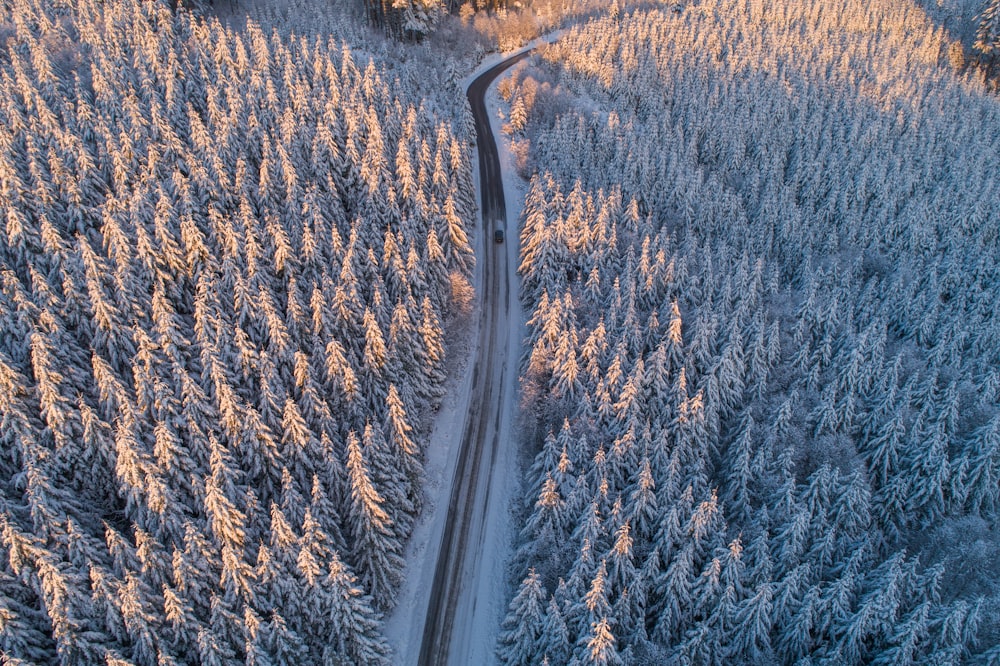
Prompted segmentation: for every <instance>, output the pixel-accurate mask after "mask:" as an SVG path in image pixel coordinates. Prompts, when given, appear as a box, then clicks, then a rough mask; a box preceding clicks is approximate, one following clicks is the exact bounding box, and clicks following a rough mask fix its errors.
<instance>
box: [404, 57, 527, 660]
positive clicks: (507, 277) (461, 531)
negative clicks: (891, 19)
mask: <svg viewBox="0 0 1000 666" xmlns="http://www.w3.org/2000/svg"><path fill="white" fill-rule="evenodd" d="M529 53H531V51H530V50H528V51H524V52H522V53H519V54H517V55H514V56H511V57H510V58H508V59H506V60H503V61H501V62H500V63H499V64H497V65H495V66H493V67H492V68H490V69H488V70H486V71H485V72H484V73H482V74H480V75H479V77H477V78H476V79H475V80H474V81H473V82H472V83H471V84H470V85H469V89H468V91H467V93H466V94H467V95H468V98H469V104H470V105H471V107H472V116H473V118H474V120H475V126H476V137H477V148H478V151H479V188H480V197H481V209H482V220H483V227H482V234H481V235H480V237H481V238H482V241H481V245H482V248H481V249H482V252H481V254H480V257H479V261H480V262H481V263H482V270H483V281H482V310H481V312H480V319H479V343H478V351H477V354H476V359H475V364H474V366H473V369H472V390H473V394H472V396H471V397H470V400H469V412H468V415H467V416H466V421H465V429H464V432H463V434H462V448H461V452H460V453H459V457H458V462H457V467H456V469H455V475H454V481H453V485H452V489H451V498H450V499H449V502H448V515H447V518H446V522H445V527H444V533H443V534H442V537H441V545H440V548H439V551H438V560H437V565H436V567H435V570H434V584H433V587H432V589H431V592H430V602H429V603H428V606H427V615H426V618H425V620H424V631H423V638H422V640H421V645H420V659H419V662H418V663H419V664H420V666H432V665H433V666H445V665H447V664H448V662H449V657H450V656H452V647H453V643H454V642H455V641H461V640H467V639H468V638H469V637H468V636H453V630H454V629H455V618H456V613H457V610H458V609H459V607H461V608H462V610H463V612H464V613H469V614H472V613H475V608H476V599H475V594H474V591H472V592H471V593H470V588H471V587H472V585H473V583H474V582H475V581H476V577H477V574H478V564H479V560H480V555H481V553H480V550H481V546H482V544H483V539H484V536H485V531H484V527H485V522H486V521H485V518H486V513H487V507H488V503H489V494H490V485H491V483H490V480H491V478H492V471H493V466H494V464H495V462H496V459H497V453H498V449H499V444H500V426H501V408H502V405H503V402H504V400H503V395H504V386H505V383H506V374H507V363H506V360H507V347H508V344H507V343H508V336H507V332H508V331H509V329H510V326H509V319H510V291H511V281H512V279H513V274H512V271H511V270H510V266H509V262H508V261H507V250H506V245H499V244H495V243H494V242H493V232H494V230H495V229H496V228H497V227H498V226H502V228H504V231H505V234H506V236H507V240H508V242H511V241H515V242H516V239H517V235H516V234H509V233H506V226H507V224H506V220H507V207H506V202H505V201H504V193H503V178H502V176H501V173H500V158H499V155H498V153H497V144H496V139H495V138H494V136H493V132H492V130H491V129H490V118H489V114H488V112H487V111H486V102H485V95H486V90H487V88H489V86H490V84H491V83H493V81H494V80H495V79H496V78H497V77H498V76H499V75H500V74H502V73H503V72H504V70H506V69H507V68H509V67H511V66H512V65H514V64H515V63H517V62H519V61H520V60H522V59H524V58H525V57H527V56H528V54H529ZM481 610H482V608H480V611H481ZM463 619H467V618H463ZM460 633H461V632H460ZM456 657H457V656H456ZM463 666H464V665H463Z"/></svg>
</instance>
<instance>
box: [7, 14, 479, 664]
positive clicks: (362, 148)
mask: <svg viewBox="0 0 1000 666" xmlns="http://www.w3.org/2000/svg"><path fill="white" fill-rule="evenodd" d="M397 72H398V70H397ZM407 80H408V79H406V78H405V77H404V79H403V82H402V83H401V82H400V80H399V79H398V78H394V77H393V76H392V75H391V74H388V73H387V72H386V71H385V68H384V67H383V66H382V65H381V64H379V63H376V62H373V61H371V60H369V59H368V58H366V57H363V56H358V55H357V54H355V53H352V51H351V49H349V48H348V47H346V46H345V45H343V44H339V43H337V42H336V41H335V40H333V39H330V40H329V41H327V40H323V39H319V38H315V37H310V38H294V37H289V36H288V35H282V34H279V33H278V32H277V31H275V32H272V33H271V34H265V33H264V32H263V31H261V30H260V29H259V28H257V27H256V26H255V25H254V24H253V23H252V22H250V23H248V25H247V26H246V29H245V30H242V31H240V32H236V31H233V30H231V29H229V28H225V27H223V26H222V25H221V24H220V23H219V22H218V21H217V20H214V19H209V18H205V17H203V16H200V15H198V14H192V13H189V12H186V11H178V12H173V11H171V10H170V9H169V7H168V6H167V5H166V4H165V3H158V2H127V1H124V0H103V1H100V0H72V2H58V3H54V2H50V1H48V0H14V1H12V2H5V3H2V4H0V209H2V218H3V224H2V225H0V322H2V335H0V441H2V447H0V653H2V655H3V661H4V663H7V664H54V663H59V664H80V665H92V664H109V665H114V666H126V665H129V664H134V665H135V666H141V665H149V666H153V665H157V666H168V665H170V664H235V663H240V664H255V665H261V666H262V665H264V664H295V665H300V664H310V663H324V664H361V663H364V664H385V663H389V661H390V655H389V648H388V645H387V642H386V640H385V637H384V635H383V633H382V614H383V613H384V612H385V611H387V610H388V609H391V608H392V606H393V603H394V597H395V594H396V591H397V590H398V586H399V583H400V576H401V571H402V567H403V559H402V552H403V547H404V544H405V543H406V541H407V539H408V537H409V535H410V533H411V530H412V528H413V522H414V519H415V517H416V516H417V515H418V512H419V511H420V508H421V506H420V505H421V501H422V497H423V495H422V492H421V483H422V480H423V479H422V475H423V472H422V468H421V460H422V455H423V449H424V448H425V447H426V443H427V442H426V437H427V423H428V420H429V415H430V414H432V413H433V410H434V409H435V407H436V405H437V404H438V401H439V400H440V397H441V394H442V390H443V389H442V381H443V378H444V373H445V365H444V364H445V359H446V353H447V350H446V343H445V329H444V322H445V321H446V320H447V319H448V317H449V316H450V314H449V313H452V312H453V311H454V310H455V309H456V303H455V300H456V299H457V298H467V293H468V291H469V289H470V285H469V277H470V275H471V272H472V268H473V265H474V261H475V259H474V256H473V254H472V250H471V247H470V245H469V240H468V233H469V229H470V224H471V220H472V216H473V214H474V212H475V204H474V201H473V196H474V191H473V183H472V179H471V170H470V156H469V152H468V150H469V149H468V146H469V143H468V139H467V138H466V136H467V132H466V130H464V129H463V127H464V124H463V121H462V120H461V119H460V118H459V119H458V120H459V123H458V125H457V126H453V123H454V121H455V120H456V119H455V118H453V117H450V116H448V115H447V114H441V113H439V112H437V111H434V110H433V109H430V108H427V107H426V106H425V105H424V104H423V103H422V99H421V95H420V94H419V93H418V92H417V91H415V90H413V89H412V87H411V86H408V85H407V83H406V81H407Z"/></svg>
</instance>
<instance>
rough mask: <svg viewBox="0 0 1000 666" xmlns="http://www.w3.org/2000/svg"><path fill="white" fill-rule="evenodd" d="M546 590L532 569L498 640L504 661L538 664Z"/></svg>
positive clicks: (512, 605) (498, 651)
mask: <svg viewBox="0 0 1000 666" xmlns="http://www.w3.org/2000/svg"><path fill="white" fill-rule="evenodd" d="M544 602H545V590H544V588H543V587H542V584H541V580H540V579H539V577H538V574H537V573H535V570H534V568H532V569H529V570H528V576H527V577H526V578H525V579H524V580H523V581H522V582H521V587H520V589H519V590H518V592H517V594H516V595H515V596H514V598H513V599H512V600H511V602H510V606H509V608H508V610H507V617H506V618H504V621H503V625H502V627H501V631H500V637H499V638H498V640H497V656H498V657H499V658H500V660H501V661H502V662H503V663H505V664H515V665H517V666H528V665H529V664H534V663H537V659H538V651H539V640H540V638H541V636H542V631H543V622H544V618H545V609H544V607H543V604H544Z"/></svg>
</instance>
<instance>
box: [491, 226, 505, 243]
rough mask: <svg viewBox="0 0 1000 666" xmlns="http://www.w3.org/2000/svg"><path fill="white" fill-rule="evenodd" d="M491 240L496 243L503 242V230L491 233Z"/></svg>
mask: <svg viewBox="0 0 1000 666" xmlns="http://www.w3.org/2000/svg"><path fill="white" fill-rule="evenodd" d="M493 240H494V241H495V242H497V243H502V242H503V229H497V230H496V231H494V232H493Z"/></svg>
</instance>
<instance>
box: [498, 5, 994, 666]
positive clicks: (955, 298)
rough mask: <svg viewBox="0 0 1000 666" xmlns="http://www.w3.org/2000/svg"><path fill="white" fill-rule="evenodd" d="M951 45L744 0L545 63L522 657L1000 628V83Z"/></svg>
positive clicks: (529, 89) (796, 657)
mask: <svg viewBox="0 0 1000 666" xmlns="http://www.w3.org/2000/svg"><path fill="white" fill-rule="evenodd" d="M949 46H950V44H949V41H948V37H947V34H946V33H945V32H944V31H943V30H941V29H940V28H939V27H938V26H936V25H935V24H934V23H933V22H932V21H931V20H929V19H928V16H927V15H926V14H925V13H924V11H923V10H922V9H921V8H919V7H917V6H914V5H911V4H909V3H902V4H901V3H888V2H859V1H857V0H844V1H843V2H837V3H833V4H831V3H829V2H826V1H825V0H780V1H779V2H776V3H764V2H759V1H758V0H749V1H743V0H740V1H734V0H721V1H720V2H717V3H711V4H706V3H703V2H702V3H697V2H695V3H684V4H682V5H677V6H675V7H673V8H663V9H656V8H653V9H646V10H633V11H626V12H623V13H622V14H621V15H619V16H609V17H605V18H600V19H595V20H593V21H591V22H589V23H588V24H586V25H583V26H579V27H576V28H571V29H568V30H567V31H566V32H565V34H564V35H562V36H561V37H560V39H559V40H558V41H557V42H556V43H555V44H554V45H552V46H550V47H548V48H547V49H545V50H544V51H543V53H542V55H541V56H540V57H539V59H538V62H537V63H536V65H535V66H534V67H533V68H528V69H526V70H523V71H521V72H520V73H519V74H517V75H516V76H517V80H516V82H515V84H513V85H510V86H509V87H508V93H507V94H508V95H509V100H510V105H509V107H508V111H507V118H508V119H509V124H508V131H509V132H511V133H512V138H513V142H514V144H515V145H517V144H521V145H524V144H526V143H527V144H530V147H529V149H528V151H527V156H526V158H525V159H526V162H525V164H524V165H522V166H523V167H524V168H525V169H526V170H527V171H528V173H530V174H532V175H531V179H530V185H529V187H528V189H527V194H526V197H525V201H524V210H523V213H522V216H521V224H522V227H521V232H520V242H521V246H520V269H519V271H520V274H521V277H522V286H521V298H522V302H523V303H524V306H525V309H526V311H527V312H528V313H530V314H529V320H528V334H527V336H528V337H527V339H526V341H525V348H524V349H525V351H524V356H523V361H522V373H523V379H522V387H521V390H522V392H523V395H522V406H523V407H522V408H523V409H524V410H525V421H526V423H525V426H524V430H525V439H526V446H527V447H528V449H529V450H530V460H529V463H528V467H529V468H530V469H528V471H527V474H526V477H525V479H524V482H523V485H524V487H523V491H524V492H523V496H524V497H525V498H526V499H525V500H524V504H523V506H522V507H521V508H520V516H521V518H520V522H519V524H520V525H523V529H522V530H521V532H520V535H519V537H518V541H517V555H516V557H515V561H514V562H513V563H512V570H513V573H512V581H511V584H512V590H511V596H510V601H509V611H508V613H507V616H506V619H505V620H504V622H503V626H502V631H501V634H500V639H499V642H498V646H497V654H498V656H499V658H500V659H501V661H502V662H503V663H504V664H512V665H513V664H517V665H522V664H543V663H545V664H553V665H554V664H567V663H569V664H663V663H677V664H692V665H694V664H699V665H700V664H744V663H746V664H793V663H797V664H820V663H822V664H964V663H974V664H995V663H998V662H1000V632H998V627H1000V580H998V573H997V569H996V565H995V562H996V561H997V558H998V557H1000V535H998V532H997V511H998V508H1000V409H998V405H1000V370H998V367H1000V365H998V363H1000V321H998V318H997V316H996V307H995V304H996V294H997V289H998V287H1000V268H998V266H1000V247H998V231H997V225H996V215H995V213H996V211H997V210H1000V187H998V183H997V180H996V173H997V170H998V167H1000V146H998V144H997V142H996V141H995V136H994V135H995V128H996V127H997V126H998V122H1000V104H998V101H997V99H996V97H995V95H994V94H992V93H990V92H989V91H988V89H987V85H986V83H985V82H984V81H983V79H982V77H981V76H979V75H978V74H977V73H976V72H961V71H957V70H956V69H955V68H954V66H953V64H952V63H951V62H950V61H949V59H948V57H947V54H948V52H949Z"/></svg>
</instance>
